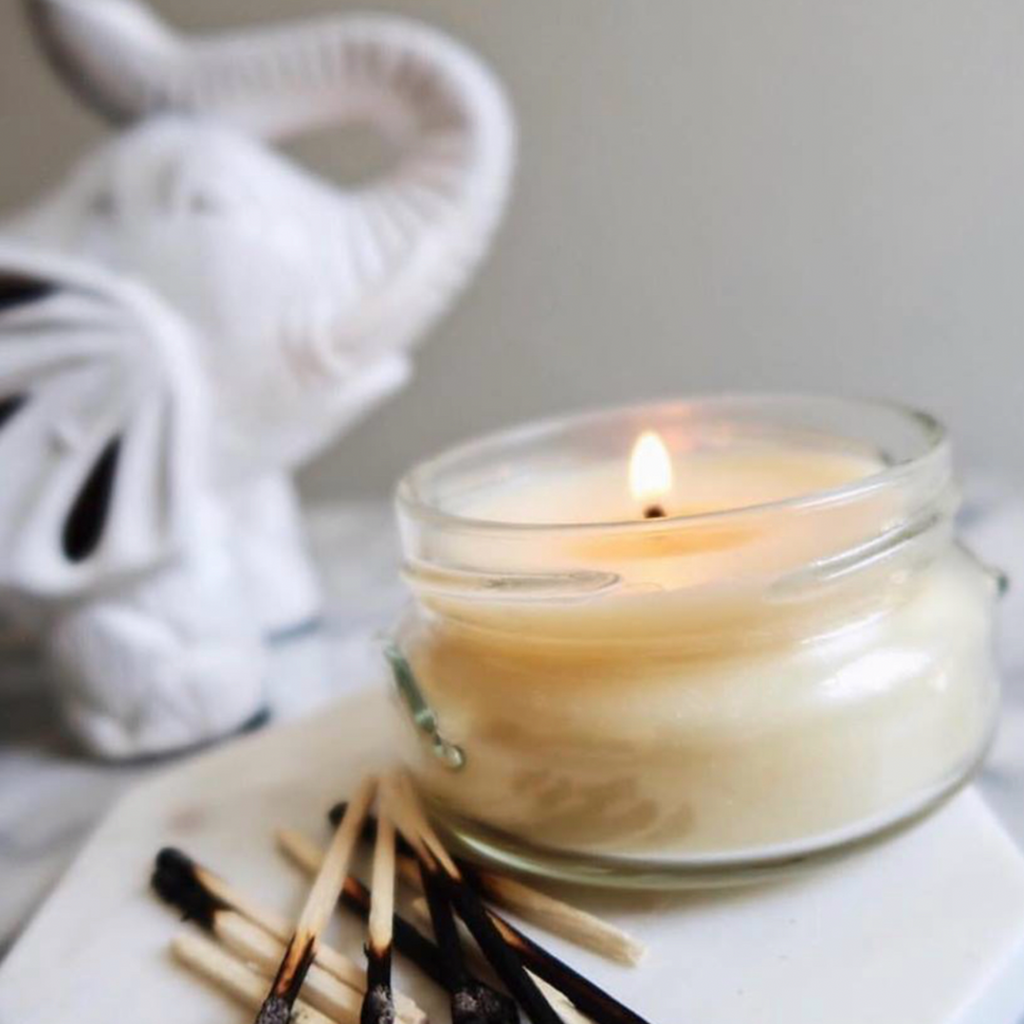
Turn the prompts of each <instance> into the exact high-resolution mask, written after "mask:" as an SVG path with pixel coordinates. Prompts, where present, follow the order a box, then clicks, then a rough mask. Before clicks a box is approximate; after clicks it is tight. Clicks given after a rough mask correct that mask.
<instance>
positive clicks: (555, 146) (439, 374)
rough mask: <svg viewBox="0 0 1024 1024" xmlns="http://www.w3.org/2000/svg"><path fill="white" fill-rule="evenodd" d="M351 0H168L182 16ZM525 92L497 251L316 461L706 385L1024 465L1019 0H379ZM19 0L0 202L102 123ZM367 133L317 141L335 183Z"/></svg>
mask: <svg viewBox="0 0 1024 1024" xmlns="http://www.w3.org/2000/svg"><path fill="white" fill-rule="evenodd" d="M346 6H350V5H346V4H344V3H339V2H337V0H331V2H327V0H301V2H300V0H289V2H288V3H285V2H284V0H208V2H206V3H204V4H196V3H194V2H188V0H156V3H155V4H154V7H155V9H156V10H157V11H158V12H159V13H160V14H162V15H164V16H165V17H167V18H169V19H170V20H171V21H172V22H174V23H175V24H177V25H178V26H179V27H181V28H183V29H210V28H217V27H219V26H225V27H226V26H236V25H240V24H245V23H247V22H253V21H258V20H262V19H275V18H289V19H291V18H298V17H300V16H301V15H303V14H307V13H315V12H327V11H334V10H338V9H341V8H344V7H346ZM374 7H379V8H381V9H391V10H396V11H401V12H404V13H407V14H410V15H414V16H416V17H419V18H422V19H425V20H427V21H430V22H433V23H434V24H437V25H439V26H442V27H444V28H447V29H448V30H450V31H452V32H454V33H455V34H457V35H458V36H460V37H461V38H463V39H464V40H466V41H467V42H468V43H470V44H471V45H472V46H473V47H474V48H476V49H477V50H479V51H480V52H481V53H483V54H484V55H485V56H486V57H487V58H489V60H490V61H491V63H492V64H493V66H494V67H495V68H496V69H497V71H498V73H499V74H500V76H501V77H502V79H503V80H504V82H505V83H506V86H507V88H508V90H509V92H510V93H511V96H512V99H513V102H514V105H515V108H516V111H517V115H518V118H519V122H520V130H521V165H520V169H519V174H518V180H517V183H516V187H515V194H514V197H513V201H512V206H511V209H510V212H509V215H508V218H507V220H506V223H505V225H504V227H503V229H502V232H501V234H500V236H499V238H498V241H497V245H496V247H495V249H494V252H493V254H492V255H491V257H490V259H489V261H488V263H487V265H486V266H485V267H484V270H483V272H482V273H481V274H480V275H479V277H477V278H476V279H475V280H474V282H473V284H472V286H471V288H470V290H469V293H468V294H467V295H466V296H465V297H464V299H463V300H462V301H461V302H460V303H459V304H458V305H457V308H456V309H455V311H454V313H453V314H452V315H450V316H449V317H448V318H447V319H446V320H445V321H444V322H443V323H442V324H441V325H440V327H439V328H438V329H437V330H436V331H435V332H434V334H433V336H432V337H431V338H430V340H429V342H428V344H427V345H426V347H425V348H424V349H423V350H422V352H421V354H420V355H419V358H418V365H417V372H416V375H415V378H414V380H413V383H412V385H411V386H410V387H409V388H408V389H407V390H406V391H405V392H404V393H402V394H401V395H400V396H399V397H398V398H397V399H396V400H394V401H392V402H390V403H388V404H387V405H385V406H384V407H382V408H380V409H379V410H377V411H376V412H375V413H374V414H373V416H372V418H371V419H369V420H367V421H366V422H365V423H364V424H363V425H362V426H361V427H360V428H359V429H358V430H357V431H355V432H354V433H353V434H350V435H348V436H347V437H345V438H344V439H343V440H342V441H341V442H340V443H339V445H338V446H337V447H336V448H335V449H333V450H331V451H329V452H327V453H326V454H325V455H324V456H323V457H321V458H320V459H319V460H318V461H317V462H316V463H315V464H314V465H312V466H310V467H309V468H308V469H306V470H305V471H304V474H303V487H304V490H305V492H306V493H307V494H308V495H311V496H315V497H325V496H340V495H346V496H363V495H379V494H383V493H384V492H385V491H386V490H387V489H388V488H389V487H390V486H391V484H392V481H393V480H394V478H395V477H396V475H397V474H398V473H400V472H401V470H402V469H403V468H405V467H406V466H407V465H409V464H410V463H411V462H413V461H415V460H416V459H418V458H419V457H421V456H423V455H426V454H429V453H430V452H432V451H434V450H435V449H437V448H438V447H440V446H443V445H446V444H448V443H450V442H452V441H455V440H457V439H460V438H464V437H467V436H469V435H471V434H474V433H476V432H478V431H480V430H484V429H489V428H493V427H496V426H500V425H503V424H506V423H509V422H512V421H516V420H520V419H524V418H528V417H532V416H535V415H537V414H543V413H553V412H560V411H564V410H567V409H571V408H578V407H584V406H591V405H599V404H603V403H609V402H621V401H624V400H632V399H635V398H639V397H646V396H653V395H669V394H681V393H690V392H701V391H711V390H722V389H727V390H735V389H751V388H754V389H784V390H796V389H816V390H823V391H838V392H844V393H849V394H870V395H884V396H889V397H892V398H899V399H903V400H906V401H908V402H911V403H915V404H918V405H921V406H925V407H927V408H928V409H930V410H933V411H935V412H936V413H938V414H939V415H940V416H942V417H943V418H945V419H946V420H947V421H948V422H949V423H950V424H951V426H952V428H953V430H954V431H955V434H956V438H957V441H958V450H959V453H960V459H961V462H962V463H969V464H971V465H977V464H988V465H990V466H993V467H1005V468H1009V469H1019V468H1022V465H1024V452H1022V446H1021V444H1020V440H1021V412H1020V410H1021V405H1022V401H1024V344H1022V341H1021V336H1022V324H1024V287H1022V277H1024V6H1022V5H1020V4H1019V3H1014V2H1011V0H982V2H980V3H974V4H966V3H963V2H962V0H956V2H955V0H927V2H925V0H861V2H858V3H856V4H822V3H820V2H818V0H776V2H774V3H772V4H751V3H749V2H746V0H744V2H739V0H718V2H716V3H713V4H709V3H695V2H691V0H672V2H661V3H655V2H651V0H648V2H646V3H640V4H624V3H622V2H621V0H559V3H558V4H557V5H548V4H538V3H508V2H506V3H498V2H496V0H417V2H415V3H414V2H411V0H409V2H395V0H381V2H380V3H377V2H376V0H375V3H374ZM20 8H21V5H20V4H15V3H4V4H3V5H2V6H0V129H2V134H0V138H2V143H0V153H2V157H0V209H3V210H9V209H10V208H12V207H16V206H17V205H18V204H21V203H24V202H26V201H28V200H30V199H32V198H33V197H34V196H36V195H37V194H38V193H39V192H40V190H42V189H43V188H44V187H46V186H48V185H49V184H51V183H53V184H55V183H57V182H58V181H60V180H61V179H62V177H63V176H64V174H65V173H66V170H67V166H68V163H69V160H70V159H71V158H72V157H73V156H75V155H76V154H78V153H84V152H85V151H86V150H87V149H88V147H89V146H90V144H91V143H92V142H93V141H94V140H95V139H96V138H97V137H99V135H100V134H101V133H102V132H104V131H105V130H106V129H105V128H104V126H102V125H101V124H100V123H99V122H98V121H96V120H93V119H92V117H91V116H90V115H89V114H87V113H86V112H84V110H83V109H82V108H81V106H80V105H78V104H76V103H75V101H74V100H73V99H72V98H71V97H70V96H69V94H68V93H67V92H66V91H65V89H64V88H63V87H62V86H61V85H60V83H59V82H58V81H57V80H56V79H55V78H54V76H53V75H52V74H51V73H50V72H49V70H48V69H47V68H46V67H44V65H43V63H42V62H41V61H40V60H39V58H38V56H37V53H36V50H35V48H34V47H33V46H31V45H30V44H29V40H28V34H27V30H26V28H25V26H24V24H23V23H22V15H21V9H20ZM371 143H372V140H367V139H366V138H363V137H361V136H360V135H359V133H348V134H346V135H339V134H337V133H334V134H327V135H323V136H321V137H318V138H314V139H303V140H302V141H301V142H300V143H299V145H297V146H296V147H295V152H297V153H298V154H299V155H300V156H302V157H303V158H304V159H305V160H306V161H307V162H308V163H309V164H310V165H312V166H313V167H315V168H316V169H317V170H318V171H320V172H322V173H324V174H326V175H330V176H332V177H339V176H341V177H344V176H352V175H358V174H359V173H361V161H367V160H371V161H372V160H376V159H380V158H381V156H382V155H381V154H380V153H379V152H375V150H374V146H373V145H372V144H371Z"/></svg>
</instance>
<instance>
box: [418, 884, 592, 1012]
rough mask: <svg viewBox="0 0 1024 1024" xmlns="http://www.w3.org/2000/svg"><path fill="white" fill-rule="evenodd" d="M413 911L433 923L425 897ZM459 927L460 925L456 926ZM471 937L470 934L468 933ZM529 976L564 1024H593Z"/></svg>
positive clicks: (542, 982)
mask: <svg viewBox="0 0 1024 1024" xmlns="http://www.w3.org/2000/svg"><path fill="white" fill-rule="evenodd" d="M412 911H413V913H414V914H415V915H416V916H417V917H418V918H420V920H422V921H427V922H431V921H432V917H431V913H430V907H429V904H428V902H427V900H426V898H425V897H423V896H420V897H417V898H416V899H414V900H413V901H412ZM456 927H458V925H456ZM466 935H467V936H468V935H469V932H468V931H467V932H466ZM526 972H527V974H529V975H530V977H531V978H533V981H534V984H536V986H537V988H539V989H540V990H541V992H542V993H543V994H544V998H545V999H546V1000H547V1001H548V1002H549V1003H550V1004H551V1005H552V1006H553V1007H554V1008H555V1011H556V1012H557V1013H558V1016H559V1017H561V1018H562V1021H563V1024H593V1022H592V1021H591V1019H590V1018H589V1017H585V1016H584V1015H583V1014H582V1013H580V1011H579V1010H577V1009H576V1007H575V1006H573V1004H572V1003H571V1002H570V1001H569V1000H568V998H566V996H564V995H563V994H562V993H561V992H559V991H558V989H557V988H555V987H554V985H552V984H550V983H549V982H547V981H545V980H544V979H543V978H541V977H540V976H538V975H537V974H536V973H535V972H533V971H531V970H530V969H529V968H527V969H526Z"/></svg>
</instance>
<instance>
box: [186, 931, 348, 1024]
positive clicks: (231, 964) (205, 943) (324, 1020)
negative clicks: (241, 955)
mask: <svg viewBox="0 0 1024 1024" xmlns="http://www.w3.org/2000/svg"><path fill="white" fill-rule="evenodd" d="M171 951H172V952H173V953H174V956H175V957H176V958H177V959H178V960H179V961H180V962H181V963H182V964H184V965H185V966H186V967H188V968H189V970H191V971H194V972H195V973H196V974H199V975H201V976H202V977H204V978H206V980H207V981H210V982H212V983H213V984H214V985H215V986H216V987H217V988H219V989H220V990H221V991H223V992H226V993H227V994H228V995H230V996H231V997H232V998H233V999H234V1000H235V1001H236V1002H238V1003H241V1004H242V1005H243V1006H245V1007H247V1008H248V1009H256V1008H257V1007H258V1006H259V1005H260V1004H261V1003H262V1002H263V993H264V992H265V991H266V985H267V982H266V979H265V978H261V977H260V976H259V975H258V974H257V973H256V972H255V971H253V970H250V969H249V968H248V967H247V966H246V965H245V964H243V963H242V962H241V961H240V960H236V959H235V958H234V957H233V956H231V954H230V953H226V952H224V950H223V949H221V948H220V946H218V945H217V944H216V943H215V942H211V941H210V940H209V939H205V938H203V937H202V936H201V935H194V934H191V933H185V934H182V935H179V936H177V937H176V938H175V939H174V940H173V941H172V942H171ZM291 1024H331V1018H330V1017H325V1016H324V1015H323V1014H322V1013H320V1012H319V1011H317V1010H314V1009H313V1008H312V1007H310V1006H307V1005H306V1004H305V1003H302V1002H297V1003H296V1004H295V1005H294V1007H293V1008H292V1013H291Z"/></svg>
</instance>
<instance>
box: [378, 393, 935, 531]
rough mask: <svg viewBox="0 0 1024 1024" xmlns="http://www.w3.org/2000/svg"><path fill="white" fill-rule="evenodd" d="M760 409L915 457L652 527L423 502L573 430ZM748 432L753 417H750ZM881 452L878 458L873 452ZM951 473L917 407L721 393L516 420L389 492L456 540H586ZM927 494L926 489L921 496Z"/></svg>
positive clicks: (722, 519) (722, 520)
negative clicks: (893, 431) (895, 435)
mask: <svg viewBox="0 0 1024 1024" xmlns="http://www.w3.org/2000/svg"><path fill="white" fill-rule="evenodd" d="M757 410H760V411H761V415H760V417H759V418H760V420H761V421H762V422H763V423H771V422H772V415H771V414H772V413H773V412H774V413H775V414H776V415H778V414H780V413H784V412H786V411H789V412H790V413H800V412H801V411H803V412H806V413H817V414H818V415H819V416H825V417H828V416H830V415H831V414H844V415H848V416H852V417H854V418H855V419H857V420H858V421H859V422H861V423H863V421H865V420H870V419H871V418H872V417H874V418H879V417H886V418H888V419H889V420H890V421H891V423H892V424H897V425H899V426H900V427H901V428H903V429H905V430H909V431H910V432H911V433H912V434H913V435H914V438H913V442H912V443H914V444H916V446H917V447H916V450H913V451H912V452H911V453H910V454H907V455H903V456H901V457H898V458H892V459H891V461H890V458H891V456H888V453H886V454H887V456H888V457H887V458H886V459H885V460H884V461H883V463H882V466H881V468H880V469H878V470H877V471H875V472H870V473H867V474H865V475H863V476H860V477H857V478H855V479H852V480H850V481H848V482H845V483H843V484H840V485H838V486H833V487H827V488H822V489H818V490H812V491H808V492H806V493H801V494H797V495H793V496H790V497H785V498H778V499H772V500H768V501H758V502H751V503H748V504H741V505H734V506H729V507H726V508H722V509H714V510H709V511H700V512H684V513H679V514H669V515H666V516H664V517H659V518H655V519H645V518H641V517H634V518H629V519H607V520H589V519H588V520H582V521H575V522H574V521H568V520H548V521H542V520H533V519H531V520H529V521H516V520H504V519H497V518H480V517H474V516H472V515H464V514H462V513H460V512H457V511H452V510H450V509H446V508H444V507H443V503H442V501H441V500H438V499H432V498H431V497H429V495H428V491H429V489H430V486H431V483H432V482H436V481H437V480H438V479H439V478H442V477H443V476H445V475H446V474H449V475H455V474H457V473H458V472H459V471H460V469H461V470H465V469H466V468H467V467H468V466H470V465H472V464H473V463H474V462H480V463H486V462H487V461H488V460H490V461H497V460H500V458H501V457H502V453H503V452H508V451H509V450H511V449H513V448H515V447H516V446H524V445H529V444H537V443H539V442H544V441H554V440H556V439H558V438H559V437H565V436H567V435H568V434H569V433H570V432H571V431H572V430H574V429H585V428H587V427H591V426H594V425H596V424H600V423H602V422H607V423H611V422H613V421H623V420H625V421H628V420H635V421H636V423H635V430H636V434H637V435H638V434H639V433H640V431H641V430H642V429H645V428H644V426H643V425H644V424H645V423H648V422H653V421H656V420H658V419H659V418H663V417H665V416H667V415H672V414H675V415H680V414H686V415H688V416H691V417H694V419H695V414H698V413H704V414H707V413H709V412H714V413H717V414H718V415H719V416H720V417H721V418H723V419H725V418H728V417H730V416H737V415H740V416H751V417H753V414H755V413H756V412H757ZM750 422H751V423H752V424H753V423H755V422H757V419H755V418H751V420H750ZM832 435H833V436H834V437H835V438H836V439H840V438H843V439H846V440H849V441H851V442H856V441H861V442H863V441H870V440H871V438H870V437H869V436H868V435H869V431H868V430H867V429H863V428H862V429H859V430H849V431H839V430H835V431H832ZM879 454H882V452H879ZM951 475H952V467H951V459H950V453H949V440H948V434H947V431H946V428H945V426H944V425H943V424H942V423H941V421H939V420H938V419H937V418H936V417H934V416H933V415H931V414H930V413H928V412H925V411H923V410H921V409H918V408H915V407H912V406H909V405H906V404H903V403H901V402H896V401H891V400H887V399H872V398H847V397H839V396H831V395H824V394H816V393H798V392H792V393H785V392H754V393H726V394H717V395H694V396H688V397H682V398H669V399H661V400H656V401H651V402H638V403H630V404H624V405H619V406H612V407H604V408H593V409H585V410H580V411H575V412H572V413H569V414H564V415H560V416H550V417H544V418H541V419H536V420H530V421H524V422H520V423H517V424H514V425H511V426H508V427H504V428H501V429H498V430H495V431H491V432H489V433H487V434H484V435H483V436H481V437H477V438H474V439H473V440H470V441H465V442H462V443H461V444H456V445H453V446H451V447H449V448H447V449H445V450H444V451H442V452H440V453H439V454H438V455H435V456H433V457H431V458H429V459H426V460H424V461H422V462H419V463H418V464H416V465H415V466H413V467H412V468H411V469H410V470H409V471H408V472H407V473H405V475H404V476H403V477H402V478H401V479H400V480H399V482H398V485H397V487H396V490H395V502H396V507H397V509H398V511H399V514H400V517H408V518H409V519H411V520H414V521H417V522H419V523H421V524H423V525H425V526H430V527H434V528H440V529H444V528H452V529H458V530H459V531H461V532H472V533H478V534H482V533H492V534H540V533H554V534H559V535H567V534H577V533H579V534H586V533H594V532H615V533H617V532H629V533H633V534H638V535H639V534H642V533H645V532H650V533H653V532H664V531H665V530H666V529H684V528H688V527H694V528H702V527H704V526H716V525H727V524H728V523H730V522H733V521H736V520H738V519H740V518H742V517H745V516H749V515H762V514H765V513H772V512H776V511H779V512H785V511H793V512H804V511H807V512H812V511H815V510H817V509H822V508H827V507H831V506H837V505H842V504H845V503H847V502H850V501H856V500H859V499H862V498H864V497H867V496H869V495H871V494H873V493H876V492H878V491H880V490H883V489H886V488H890V487H893V486H908V485H912V484H913V482H914V479H915V478H917V477H920V478H921V479H922V480H923V481H927V480H929V478H931V479H932V480H933V481H934V488H935V490H936V491H941V490H942V489H944V488H945V487H946V486H947V485H948V484H949V483H950V478H951ZM929 490H931V488H929Z"/></svg>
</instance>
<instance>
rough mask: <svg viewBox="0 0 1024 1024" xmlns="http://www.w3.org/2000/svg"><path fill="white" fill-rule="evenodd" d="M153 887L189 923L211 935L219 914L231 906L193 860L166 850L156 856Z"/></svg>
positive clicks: (170, 849)
mask: <svg viewBox="0 0 1024 1024" xmlns="http://www.w3.org/2000/svg"><path fill="white" fill-rule="evenodd" d="M150 883H151V884H152V886H153V889H154V890H155V891H156V894H157V895H158V896H159V897H160V898H161V899H162V900H163V901H164V902H165V903H169V904H170V905H171V906H173V907H177V908H178V909H179V910H180V911H181V914H182V917H183V918H184V919H185V920H186V921H195V922H196V924H198V925H200V926H201V927H203V928H205V929H206V930H207V931H209V930H211V929H212V928H213V921H214V917H215V916H216V914H217V913H218V912H219V911H221V910H227V909H229V908H228V905H227V904H226V903H225V902H224V901H223V900H222V899H220V898H219V897H217V896H216V895H214V893H212V892H211V891H210V889H209V888H208V887H207V886H206V884H205V882H204V881H203V877H202V868H200V867H198V866H197V865H196V863H195V861H193V860H192V859H191V858H190V857H188V856H187V855H186V854H184V853H182V852H181V850H176V849H175V848H174V847H171V846H166V847H164V849H162V850H161V851H160V852H159V853H158V854H157V855H156V863H155V865H154V867H153V874H152V876H151V878H150Z"/></svg>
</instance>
